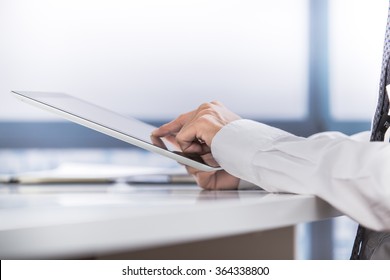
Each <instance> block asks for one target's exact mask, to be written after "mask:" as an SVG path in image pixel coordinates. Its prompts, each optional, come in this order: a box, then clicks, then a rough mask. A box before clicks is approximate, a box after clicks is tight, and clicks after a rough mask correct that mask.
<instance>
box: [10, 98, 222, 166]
mask: <svg viewBox="0 0 390 280" xmlns="http://www.w3.org/2000/svg"><path fill="white" fill-rule="evenodd" d="M12 93H13V94H14V95H15V96H16V97H17V98H18V99H20V100H21V101H24V102H26V103H29V104H32V105H35V106H37V107H39V108H42V109H44V110H47V111H50V112H53V113H56V114H57V115H60V116H61V117H63V118H65V119H67V120H70V121H72V122H75V123H78V124H81V125H83V126H86V127H89V128H91V129H94V130H97V131H99V132H102V133H104V134H107V135H109V136H112V137H115V138H117V139H119V140H122V141H125V142H127V143H130V144H133V145H135V146H137V147H140V148H143V149H145V150H148V151H151V152H155V153H158V154H161V155H164V156H166V157H169V158H172V159H174V160H176V161H178V162H180V163H182V164H184V165H188V166H191V167H194V168H197V169H199V170H202V171H215V170H219V169H221V168H220V167H213V166H209V165H207V164H206V163H205V162H204V161H203V160H202V158H201V157H200V156H198V155H194V154H185V153H182V152H181V151H180V150H179V149H178V148H176V147H175V146H174V145H172V144H170V143H169V142H168V141H166V140H165V139H163V138H158V139H152V138H151V133H152V131H153V130H154V129H155V128H156V127H154V126H152V125H150V124H147V123H144V122H142V121H139V120H136V119H134V118H130V117H125V116H123V115H120V114H118V113H115V112H113V111H110V110H108V109H106V108H103V107H100V106H97V105H94V104H92V103H89V102H87V101H84V100H81V99H79V98H77V97H74V96H71V95H68V94H65V93H53V92H26V91H12Z"/></svg>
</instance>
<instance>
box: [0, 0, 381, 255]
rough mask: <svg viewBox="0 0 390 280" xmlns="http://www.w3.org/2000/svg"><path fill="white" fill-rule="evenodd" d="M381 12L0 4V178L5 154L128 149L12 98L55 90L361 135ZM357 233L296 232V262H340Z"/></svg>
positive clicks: (134, 109) (339, 5)
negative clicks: (215, 109) (220, 109)
mask: <svg viewBox="0 0 390 280" xmlns="http://www.w3.org/2000/svg"><path fill="white" fill-rule="evenodd" d="M387 11H388V1H387V0H376V1H370V0H277V1H275V0H273V1H270V0H207V1H204V0H185V1H183V0H164V1H161V0H143V1H129V0H110V1H108V0H94V1H92V0H77V1H76V0H66V1H65V0H57V1H50V0H34V1H30V0H0V149H1V150H2V151H3V154H2V155H3V159H2V160H1V159H0V161H1V164H2V165H3V170H4V169H7V168H9V165H8V164H9V162H10V161H9V160H10V159H9V158H7V157H5V156H4V154H5V152H4V151H9V150H11V149H16V150H18V151H21V150H23V151H26V149H38V148H39V149H42V148H58V149H62V148H66V149H70V148H72V149H74V148H97V149H100V148H104V149H107V148H110V149H112V148H115V149H116V148H129V147H128V145H127V144H125V143H122V142H119V141H116V140H114V139H112V138H110V137H106V136H104V135H101V134H99V133H95V132H93V131H90V130H88V129H85V128H82V127H80V126H78V125H74V124H71V123H69V122H65V121H63V120H61V119H58V118H56V117H55V116H54V115H52V114H50V113H46V112H44V111H42V110H39V109H36V108H33V107H31V106H29V105H25V104H23V103H20V102H19V101H17V100H16V99H14V98H13V97H12V96H11V94H10V91H11V90H31V91H56V92H66V93H69V94H72V95H76V96H78V97H80V98H82V99H87V100H89V101H91V102H94V103H96V104H99V105H102V106H105V107H107V108H110V109H111V110H115V111H117V112H120V113H122V114H125V115H131V116H135V117H138V118H140V119H143V120H145V121H148V122H150V123H152V124H155V125H159V124H162V123H164V122H166V121H169V120H170V119H172V118H174V117H175V116H177V115H178V114H180V113H182V112H185V111H188V110H191V109H193V108H195V107H197V106H198V105H199V104H201V103H203V102H205V101H212V100H219V101H222V102H223V103H225V104H226V106H228V107H229V108H230V109H231V110H233V111H235V112H237V113H239V114H241V115H242V116H243V117H246V118H251V119H255V120H258V121H261V122H265V123H268V124H271V125H274V126H277V127H279V128H282V129H286V130H288V131H290V132H292V133H295V134H298V135H302V136H308V135H311V134H313V133H316V132H320V131H325V130H338V131H342V132H345V133H347V134H351V133H354V132H359V131H362V130H369V129H370V121H371V118H372V115H373V113H374V111H375V105H376V98H377V94H378V85H379V76H380V69H381V59H382V48H383V41H384V33H385V25H386V19H387ZM355 228H356V224H355V223H353V222H352V221H350V220H349V219H347V218H339V219H336V220H334V221H330V222H329V221H327V222H324V223H322V224H321V223H316V224H314V225H304V226H302V227H301V229H300V231H301V235H300V236H301V241H300V242H299V243H298V244H300V245H299V246H300V248H301V250H300V252H302V253H301V255H300V258H316V257H318V258H321V256H322V258H348V254H349V252H350V248H351V244H352V241H353V240H352V239H353V237H354V233H355ZM329 232H330V233H331V234H327V233H329ZM313 233H316V234H313ZM313 236H317V237H313ZM326 236H328V237H326ZM329 236H330V237H329ZM315 238H319V239H321V240H325V241H324V242H320V243H322V244H325V245H326V244H328V245H329V244H331V247H330V249H329V248H328V249H326V248H324V247H318V245H316V244H318V243H319V242H317V241H318V240H315ZM327 242H328V243H327ZM325 247H326V246H325ZM328 247H329V246H328ZM321 254H322V255H321Z"/></svg>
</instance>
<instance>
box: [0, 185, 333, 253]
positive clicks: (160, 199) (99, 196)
mask: <svg viewBox="0 0 390 280" xmlns="http://www.w3.org/2000/svg"><path fill="white" fill-rule="evenodd" d="M338 215H340V213H339V212H338V211H336V210H335V209H334V208H332V207H331V206H330V205H328V204H327V203H325V202H323V201H322V200H320V199H317V198H315V197H312V196H303V195H289V194H268V193H266V192H263V191H260V190H240V191H204V190H202V189H200V188H199V187H197V186H193V185H176V186H173V185H165V186H164V185H161V186H146V185H144V186H142V185H141V186H129V185H126V184H113V185H79V186H78V185H69V186H67V185H57V186H50V185H45V186H17V185H0V221H1V223H0V259H14V258H25V259H30V258H78V257H80V258H82V257H83V256H93V255H104V254H110V253H117V252H119V253H120V252H125V251H132V250H138V249H147V248H153V247H157V246H164V245H172V244H180V243H185V242H191V241H198V240H205V239H211V238H218V237H224V236H231V235H236V234H244V233H250V232H255V231H262V230H268V229H276V228H280V227H284V226H289V225H294V224H298V223H301V222H309V221H315V220H321V219H325V218H329V217H334V216H338Z"/></svg>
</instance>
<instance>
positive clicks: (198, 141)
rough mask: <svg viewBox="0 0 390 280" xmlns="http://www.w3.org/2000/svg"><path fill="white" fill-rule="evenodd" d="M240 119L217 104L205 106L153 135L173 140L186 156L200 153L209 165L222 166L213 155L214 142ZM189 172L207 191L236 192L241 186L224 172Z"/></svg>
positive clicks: (170, 123)
mask: <svg viewBox="0 0 390 280" xmlns="http://www.w3.org/2000/svg"><path fill="white" fill-rule="evenodd" d="M238 119H240V117H239V116H238V115H236V114H234V113H233V112H231V111H229V110H228V109H227V108H226V107H225V106H223V105H222V104H221V103H219V102H216V101H214V102H211V103H205V104H202V105H201V106H199V108H198V109H196V110H194V111H191V112H188V113H185V114H182V115H180V116H179V117H178V118H177V119H175V120H173V121H171V122H169V123H167V124H164V125H162V126H161V127H160V128H158V129H156V130H155V131H153V133H152V136H155V137H165V138H166V139H170V141H171V142H173V143H174V144H176V145H178V146H179V147H180V148H181V149H182V151H183V152H186V153H198V154H200V155H201V156H202V158H203V160H204V161H205V162H206V163H207V164H209V165H211V166H218V164H217V162H216V161H215V159H214V158H213V156H212V154H211V149H210V147H211V142H212V140H213V138H214V136H215V135H216V134H217V132H218V131H219V130H221V129H222V127H224V126H225V125H226V124H228V123H230V122H232V121H235V120H238ZM172 136H174V137H172ZM186 168H187V171H188V172H189V173H190V174H192V175H194V177H195V179H196V181H197V183H198V185H199V186H201V187H202V188H205V189H234V188H237V186H238V183H239V179H238V178H236V177H234V176H232V175H230V174H229V173H227V172H226V171H224V170H219V171H213V172H204V171H200V170H197V169H195V168H193V167H188V166H187V167H186Z"/></svg>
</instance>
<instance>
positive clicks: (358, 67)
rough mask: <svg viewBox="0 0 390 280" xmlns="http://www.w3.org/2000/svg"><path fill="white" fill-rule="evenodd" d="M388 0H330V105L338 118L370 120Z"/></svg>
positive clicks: (335, 117) (376, 90)
mask: <svg viewBox="0 0 390 280" xmlns="http://www.w3.org/2000/svg"><path fill="white" fill-rule="evenodd" d="M388 4H389V1H387V0H376V1H369V0H342V1H340V0H330V1H329V52H330V56H329V58H330V59H329V60H330V61H329V73H330V84H329V85H330V86H329V88H330V99H331V100H330V108H331V115H332V117H333V118H334V119H335V120H371V118H372V116H373V114H374V112H375V105H376V101H377V96H378V90H379V78H380V70H381V61H382V50H383V42H384V36H385V27H386V20H387V11H388Z"/></svg>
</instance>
